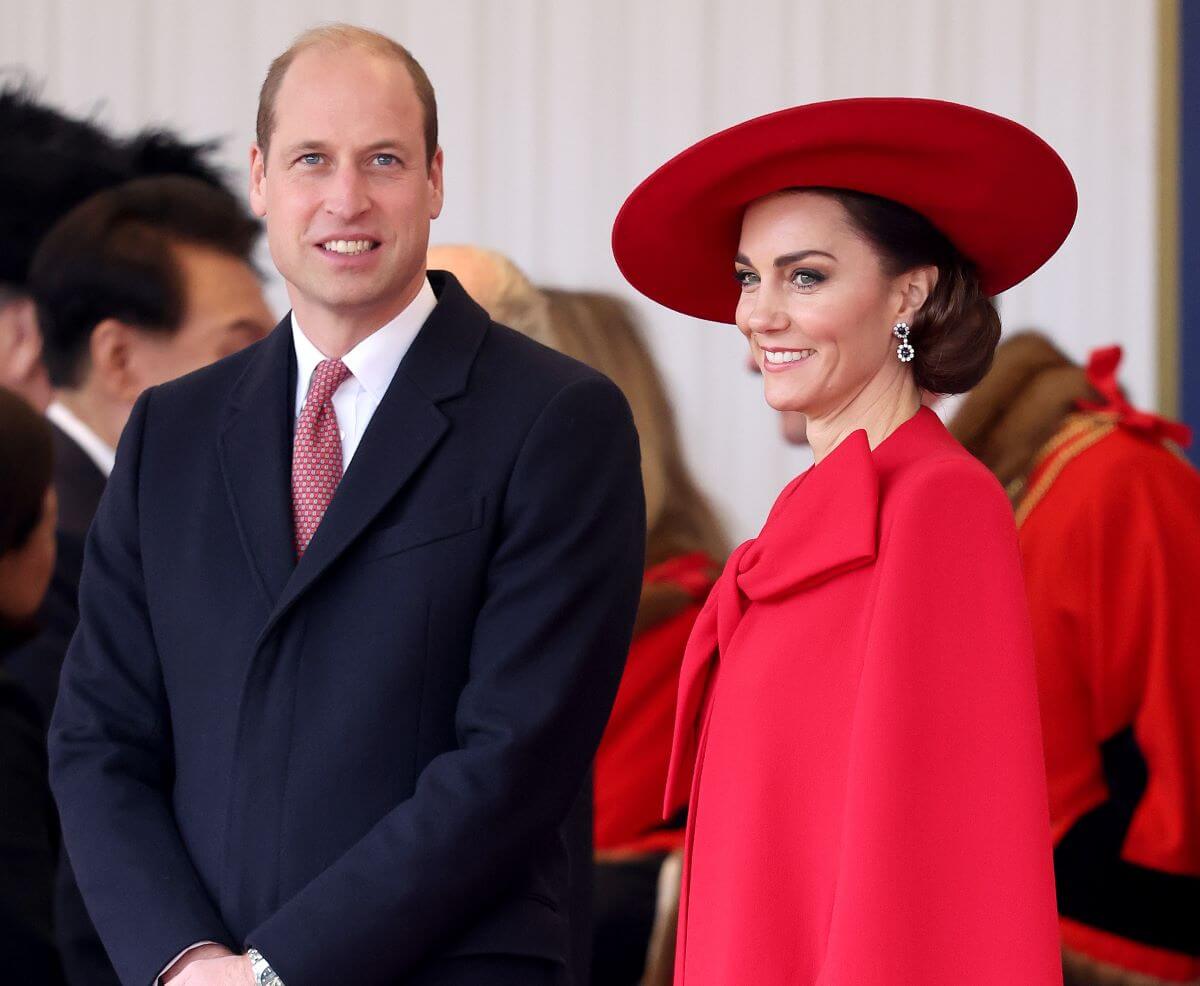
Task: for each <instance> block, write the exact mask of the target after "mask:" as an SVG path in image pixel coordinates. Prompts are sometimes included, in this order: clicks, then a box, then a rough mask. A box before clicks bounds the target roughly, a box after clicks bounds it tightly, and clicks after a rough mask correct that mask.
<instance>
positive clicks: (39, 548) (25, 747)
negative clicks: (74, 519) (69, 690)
mask: <svg viewBox="0 0 1200 986" xmlns="http://www.w3.org/2000/svg"><path fill="white" fill-rule="evenodd" d="M52 460H53V447H52V444H51V440H50V426H49V425H48V424H47V423H46V421H45V419H43V418H42V416H41V415H40V414H38V413H37V411H36V410H34V409H33V408H32V407H31V406H30V405H29V404H28V403H26V401H25V400H24V399H23V398H22V397H18V396H17V395H16V394H15V393H13V392H12V391H9V390H6V389H4V388H2V387H0V976H2V977H3V979H4V981H5V982H8V983H29V984H36V986H58V984H60V983H62V982H63V979H62V970H61V968H60V966H59V960H58V952H57V950H56V948H55V941H54V931H53V919H52V906H51V894H52V890H53V886H54V869H55V863H56V860H57V857H58V820H57V818H56V816H55V812H54V804H53V802H52V801H51V799H50V791H49V788H48V787H47V786H46V724H45V722H44V720H43V719H42V716H41V714H40V712H39V711H38V708H37V705H36V704H35V703H34V702H33V700H32V699H31V698H30V697H29V695H28V694H26V692H25V690H24V689H23V688H22V687H21V685H20V684H19V683H18V682H17V681H15V680H14V679H13V678H11V677H10V676H9V675H8V674H7V672H6V671H5V670H4V666H3V661H4V658H5V657H6V656H7V654H8V653H9V652H10V651H11V649H12V648H13V647H14V646H16V645H18V644H20V643H21V642H22V641H23V640H25V639H26V638H28V637H29V636H30V634H32V633H33V632H34V627H35V625H36V619H35V616H36V613H37V609H38V605H39V603H40V602H41V600H42V594H43V593H44V592H45V591H46V586H47V585H49V583H50V572H51V569H52V567H53V564H54V515H55V496H54V486H53V484H52V483H51V478H52V468H53V466H52Z"/></svg>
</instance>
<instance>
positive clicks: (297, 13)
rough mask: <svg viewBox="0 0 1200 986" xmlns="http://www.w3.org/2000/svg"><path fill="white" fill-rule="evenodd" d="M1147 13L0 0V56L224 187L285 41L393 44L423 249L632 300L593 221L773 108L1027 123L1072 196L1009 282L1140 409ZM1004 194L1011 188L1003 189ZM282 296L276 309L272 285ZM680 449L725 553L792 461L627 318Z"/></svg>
mask: <svg viewBox="0 0 1200 986" xmlns="http://www.w3.org/2000/svg"><path fill="white" fill-rule="evenodd" d="M1156 9H1157V5H1156V4H1155V3H1154V2H1153V0H636V2H635V0H440V2H435V3H428V2H425V3H416V2H412V0H357V2H353V0H341V2H324V0H0V65H6V66H13V65H19V66H24V67H26V68H27V69H28V70H29V72H30V73H31V74H32V75H33V77H35V78H38V79H42V80H44V81H45V83H46V85H45V92H46V94H47V95H48V96H49V97H51V98H52V99H53V100H54V101H56V102H58V103H61V104H62V105H64V106H66V107H68V108H70V109H72V110H76V111H78V110H88V109H96V110H98V111H99V113H100V115H101V118H102V119H104V120H106V121H108V122H110V123H112V124H114V125H116V126H118V127H126V128H127V127H133V126H139V125H143V124H145V123H148V122H152V121H157V122H164V123H169V124H170V125H172V126H175V127H179V128H181V129H182V130H184V131H185V132H186V133H188V134H191V135H195V136H209V135H214V136H223V137H225V138H227V143H226V158H227V160H228V161H229V164H230V166H231V168H233V169H235V170H236V171H237V173H238V180H239V181H241V180H243V176H244V170H245V161H246V149H247V147H248V145H249V142H250V139H251V135H252V131H253V117H254V107H255V100H256V96H257V89H258V85H259V83H260V81H261V79H262V76H263V73H264V72H265V70H266V66H267V63H268V62H269V60H270V58H271V57H272V56H273V55H274V54H276V53H278V51H279V50H281V49H282V48H283V47H284V46H285V45H286V44H287V42H288V41H289V40H290V38H291V37H292V36H293V35H294V34H296V33H297V32H298V31H300V30H302V29H303V28H305V27H307V26H309V25H311V24H313V23H315V22H318V21H321V20H336V19H344V20H351V21H355V22H358V23H362V24H365V25H368V26H371V27H375V28H378V29H380V30H382V31H385V32H387V33H389V34H392V35H393V36H394V37H396V38H397V39H399V40H401V41H402V42H403V43H405V44H406V45H408V46H409V47H410V48H411V49H412V50H413V52H414V53H415V54H416V56H417V57H418V59H420V60H421V62H422V63H423V64H424V65H425V67H426V69H427V70H428V72H429V74H430V76H431V77H432V79H433V81H434V84H435V86H436V87H437V91H438V99H439V103H440V107H441V123H442V144H443V147H444V148H445V152H446V161H447V166H446V167H447V186H448V187H447V206H446V211H445V213H444V214H443V216H442V218H441V219H439V220H438V222H437V223H436V224H435V226H434V239H435V241H438V242H451V241H474V242H479V243H483V244H487V245H489V246H492V247H496V248H498V249H501V250H503V251H505V252H507V253H509V254H511V255H512V256H513V257H515V258H516V259H517V260H518V262H519V263H520V264H522V265H523V266H524V267H525V268H526V269H527V270H529V271H530V273H531V274H532V275H533V276H534V277H535V279H537V280H539V281H541V282H543V283H548V284H561V285H566V286H578V287H589V288H602V289H611V290H614V291H619V292H621V293H622V294H625V295H629V296H632V292H631V291H630V290H629V289H628V288H627V287H626V286H625V284H624V282H623V281H622V280H621V278H620V276H619V274H618V273H617V270H616V267H615V265H614V263H613V260H612V256H611V253H610V251H609V245H608V236H609V229H610V226H611V223H612V218H613V216H614V214H615V212H616V210H617V208H618V207H619V205H620V203H621V201H622V199H623V198H624V196H625V194H626V193H627V192H628V191H629V190H630V189H631V188H632V187H633V186H634V185H635V184H636V183H637V182H638V181H639V180H640V179H641V178H643V177H644V176H645V175H646V174H648V173H649V172H650V171H651V170H652V169H653V168H655V167H656V166H657V165H658V164H660V163H661V162H662V161H664V160H665V159H666V158H667V157H669V156H670V155H672V154H674V153H675V152H676V151H678V150H680V149H682V148H683V147H684V146H686V145H687V144H689V143H691V142H692V141H694V140H696V139H697V138H699V137H702V136H704V135H706V134H708V133H710V132H712V131H714V130H716V129H719V128H721V127H724V126H727V125H729V124H732V123H735V122H737V121H739V120H742V119H745V118H747V117H750V116H754V115H757V114H759V113H763V112H767V111H769V110H773V109H777V108H780V107H782V106H786V105H791V104H794V103H799V102H805V101H809V100H816V99H827V98H834V97H842V96H855V95H911V96H937V97H942V98H947V99H955V100H960V101H963V102H967V103H972V104H974V105H977V106H980V107H983V108H985V109H989V110H993V111H996V112H999V113H1003V114H1006V115H1009V116H1012V117H1014V118H1016V119H1017V120H1020V121H1021V122H1023V123H1025V124H1027V125H1029V126H1031V127H1033V128H1034V129H1035V130H1037V131H1038V132H1039V133H1040V134H1042V135H1043V136H1044V137H1045V138H1046V139H1047V140H1048V141H1049V142H1050V143H1051V144H1053V145H1054V146H1055V147H1056V148H1057V149H1058V151H1059V152H1060V153H1061V154H1062V155H1063V157H1064V158H1065V159H1066V161H1067V163H1068V165H1070V167H1071V169H1072V171H1073V172H1074V174H1075V176H1076V180H1077V182H1078V185H1079V191H1080V199H1081V208H1080V214H1079V221H1078V223H1077V225H1076V227H1075V231H1074V232H1073V233H1072V235H1071V238H1070V239H1069V241H1068V243H1067V245H1066V247H1065V248H1064V249H1063V250H1062V251H1061V253H1060V254H1059V255H1058V256H1057V257H1056V258H1055V259H1054V260H1052V261H1051V262H1050V264H1049V265H1048V266H1047V267H1046V268H1045V269H1044V270H1043V271H1042V272H1041V273H1039V274H1038V275H1037V276H1036V277H1035V278H1034V279H1032V280H1031V281H1030V282H1028V283H1027V284H1025V285H1021V286H1019V287H1017V288H1016V289H1014V290H1013V291H1011V292H1009V293H1008V295H1006V296H1005V297H1004V299H1003V304H1002V311H1003V315H1004V319H1005V323H1006V325H1007V326H1008V327H1010V328H1015V327H1020V326H1026V325H1040V326H1043V327H1045V328H1047V329H1049V330H1050V331H1051V332H1052V333H1053V335H1054V336H1055V337H1056V338H1057V339H1058V340H1059V341H1060V342H1061V343H1062V345H1064V346H1065V347H1066V348H1067V349H1068V350H1069V351H1070V352H1072V353H1073V354H1075V355H1076V356H1078V357H1082V356H1083V355H1084V354H1085V353H1086V351H1087V350H1088V349H1089V348H1090V347H1092V346H1093V345H1097V344H1101V343H1107V342H1112V341H1117V342H1120V343H1122V344H1123V345H1125V347H1126V350H1127V357H1126V364H1125V373H1124V377H1125V380H1126V382H1127V383H1128V385H1129V387H1130V389H1131V390H1132V393H1133V395H1134V396H1135V398H1136V399H1137V400H1139V401H1141V402H1144V403H1153V400H1154V393H1155V389H1154V367H1155V361H1156V358H1157V353H1156V350H1155V331H1154V326H1155V324H1156V310H1155V304H1156V295H1155V265H1156V257H1155V250H1156V235H1155V230H1154V215H1155V212H1154V209H1155V196H1156V184H1155V158H1154V148H1155V142H1156V121H1155V92H1156V74H1155V73H1156V66H1155V55H1156V47H1155V46H1156V40H1155V39H1156V23H1155V17H1156ZM1012 184H1013V190H1014V193H1015V194H1019V191H1020V187H1021V176H1020V175H1013V176H1012ZM272 293H273V297H274V298H275V300H276V301H277V303H278V304H279V305H281V306H282V305H284V304H285V299H284V296H283V294H282V291H281V290H280V289H279V287H278V285H277V284H276V285H274V286H273V289H272ZM641 310H642V312H643V314H644V317H645V320H646V327H647V331H648V334H649V336H650V338H651V340H652V342H653V344H654V346H655V350H656V352H657V353H658V355H659V356H660V357H661V359H662V363H663V369H664V372H665V373H666V376H667V378H668V380H669V382H670V384H671V387H672V390H673V392H674V396H675V399H676V401H677V403H678V406H679V419H680V422H681V424H682V426H683V428H684V430H685V433H686V439H687V446H688V449H689V452H690V456H691V459H692V461H693V463H694V465H695V467H696V470H697V472H698V473H699V475H700V478H701V480H702V482H703V484H704V485H705V486H706V487H707V488H708V489H709V490H710V491H711V492H712V494H713V495H714V497H715V498H716V500H717V501H718V502H719V504H720V506H721V508H722V510H723V512H724V513H725V515H726V517H727V518H728V519H729V521H730V524H731V527H732V529H733V532H734V534H735V535H736V536H737V537H739V538H741V537H746V536H750V535H751V534H753V533H754V531H755V530H756V529H757V526H758V524H759V523H760V522H761V519H762V517H763V516H764V514H765V512H766V509H767V507H768V506H769V505H770V502H771V500H772V499H773V497H774V494H775V493H776V492H777V491H778V489H779V488H780V487H781V486H782V485H783V484H784V483H785V482H786V480H787V479H788V478H790V477H791V476H792V475H794V474H795V473H796V472H797V471H799V470H800V469H801V468H803V467H804V465H805V464H806V458H805V456H804V454H803V453H802V452H800V451H798V450H795V449H787V448H784V447H783V446H782V445H781V443H780V442H779V440H778V437H777V435H776V430H775V421H774V417H773V415H772V414H771V412H770V411H769V410H768V409H767V408H766V407H765V405H763V403H762V399H761V394H760V391H759V387H758V383H757V381H756V380H755V379H753V378H752V377H751V376H750V375H748V374H747V373H746V372H745V370H744V369H743V355H742V353H743V350H742V344H741V340H740V337H739V336H738V335H737V333H736V330H734V329H733V328H731V327H721V326H714V325H705V324H697V323H695V322H691V321H689V320H688V319H686V318H684V317H682V316H677V315H674V314H671V313H667V312H663V311H661V310H658V309H656V308H655V307H654V306H652V305H650V304H648V303H647V304H645V305H642V306H641Z"/></svg>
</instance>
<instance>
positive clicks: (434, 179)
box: [429, 147, 445, 219]
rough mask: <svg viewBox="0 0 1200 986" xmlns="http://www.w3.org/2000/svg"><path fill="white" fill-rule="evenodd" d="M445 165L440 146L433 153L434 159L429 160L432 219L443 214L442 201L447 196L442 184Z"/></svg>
mask: <svg viewBox="0 0 1200 986" xmlns="http://www.w3.org/2000/svg"><path fill="white" fill-rule="evenodd" d="M443 165H444V159H443V156H442V149H441V147H438V149H437V150H436V151H435V152H434V154H433V160H432V161H430V162H429V190H430V205H431V208H430V210H429V218H430V219H437V217H438V216H440V215H441V214H442V202H443V200H444V198H445V188H444V187H443V185H442V176H443Z"/></svg>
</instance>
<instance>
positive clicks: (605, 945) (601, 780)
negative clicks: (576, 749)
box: [545, 289, 728, 986]
mask: <svg viewBox="0 0 1200 986" xmlns="http://www.w3.org/2000/svg"><path fill="white" fill-rule="evenodd" d="M545 293H546V296H547V298H548V299H549V302H550V322H549V337H548V340H547V341H548V342H549V344H550V345H551V346H553V347H554V348H555V349H557V350H559V351H560V352H563V353H566V354H567V355H568V356H572V357H574V358H575V359H577V360H580V361H581V362H584V363H587V364H588V365H589V366H592V367H594V368H595V369H597V370H599V371H600V372H601V373H603V374H605V375H606V376H607V377H609V378H610V379H611V380H613V382H615V383H616V384H617V386H619V387H620V388H621V390H622V391H623V392H624V394H625V396H626V398H627V399H628V401H629V405H630V407H631V408H632V409H633V420H634V423H635V425H636V426H637V431H638V437H639V439H640V441H641V446H642V483H643V485H644V487H645V490H646V572H645V577H644V580H643V583H642V596H641V602H640V605H639V607H638V615H637V622H636V623H635V625H634V638H633V643H632V645H631V646H630V650H629V658H628V661H627V662H626V665H625V673H624V675H623V677H622V679H621V687H620V689H619V691H618V692H617V701H616V704H615V705H614V706H613V711H612V716H611V717H610V718H609V721H608V726H607V728H606V729H605V732H604V738H603V739H602V740H601V742H600V749H599V750H598V751H597V753H596V764H595V776H594V787H593V791H594V802H595V807H594V812H595V823H594V842H595V855H596V864H597V865H596V872H595V894H594V925H595V932H594V937H593V949H592V982H593V983H595V984H596V986H629V984H636V983H638V982H639V981H640V980H641V978H642V975H643V971H644V965H645V962H646V957H647V947H648V945H649V942H650V933H651V929H652V926H653V924H654V921H655V917H656V913H655V909H656V903H657V899H658V885H659V872H660V870H661V868H662V864H663V861H664V859H665V858H666V856H667V854H668V853H670V852H672V851H676V850H681V849H682V848H683V838H684V825H685V816H684V815H683V813H680V814H679V815H677V816H676V817H674V818H672V819H670V820H669V821H667V822H665V823H664V822H663V820H662V794H663V791H664V789H665V788H666V781H667V761H668V758H669V756H670V752H671V735H672V730H673V728H674V722H675V696H676V692H677V691H678V688H679V669H680V665H681V664H682V662H683V651H684V646H685V645H686V643H687V639H688V635H689V634H690V633H691V630H692V625H693V624H694V623H695V621H696V617H697V616H698V615H699V613H700V607H701V605H702V604H703V603H704V600H705V598H706V597H707V596H708V593H709V590H710V589H711V588H712V585H713V582H714V581H715V579H716V577H717V574H718V573H719V572H720V566H721V564H722V562H723V561H724V558H725V555H726V554H727V553H728V543H727V540H726V535H725V532H724V530H723V529H722V526H721V523H720V521H719V520H718V518H717V516H716V513H715V512H714V510H713V508H712V505H711V504H710V503H709V502H708V499H707V498H706V497H705V496H704V494H703V493H702V492H701V491H700V488H699V487H698V486H697V485H696V482H695V480H694V479H693V477H692V474H691V471H690V470H689V469H688V466H687V463H686V461H685V459H684V456H683V449H682V446H681V444H680V440H679V433H678V430H677V428H676V424H675V413H674V410H673V408H672V407H671V402H670V399H669V398H668V396H667V391H666V387H665V386H664V385H663V381H662V378H661V376H660V375H659V372H658V369H657V368H656V367H655V365H654V360H653V358H652V357H651V355H650V351H649V349H648V347H647V346H646V343H645V341H644V340H643V339H642V336H641V333H640V331H639V330H638V327H637V324H636V322H635V319H634V316H633V312H632V310H631V308H630V307H629V306H628V305H627V304H626V303H624V302H623V301H621V300H620V299H618V298H616V297H614V296H612V295H608V294H601V293H598V292H585V291H561V290H554V289H550V290H547V291H546V292H545Z"/></svg>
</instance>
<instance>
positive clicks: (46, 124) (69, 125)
mask: <svg viewBox="0 0 1200 986" xmlns="http://www.w3.org/2000/svg"><path fill="white" fill-rule="evenodd" d="M213 148H214V145H212V144H189V143H185V142H183V141H181V140H179V138H178V137H176V136H175V135H174V134H172V133H170V132H168V131H164V130H154V129H151V130H144V131H142V132H140V133H138V134H136V135H135V136H133V137H131V138H128V139H119V138H116V137H113V136H112V135H110V134H109V133H107V132H106V131H104V130H103V129H102V128H101V127H99V126H98V125H97V124H95V123H93V122H91V121H90V120H80V119H75V118H73V117H69V116H66V115H64V114H63V113H60V112H59V111H58V110H56V109H54V108H52V107H51V106H49V105H47V104H46V103H43V102H41V101H39V100H38V98H37V96H36V94H35V92H34V90H33V88H32V87H31V86H30V85H28V84H22V83H21V82H20V81H17V82H9V83H6V84H5V85H3V86H0V386H4V387H7V388H9V389H10V390H12V391H14V392H15V393H18V394H20V395H21V396H22V397H24V398H25V399H26V400H27V401H28V402H29V403H30V404H32V405H33V406H34V407H36V408H37V409H38V410H45V407H46V405H47V404H48V403H49V402H50V381H49V379H48V377H47V375H46V369H45V367H44V366H43V365H42V361H41V349H42V341H41V333H40V331H39V330H38V324H37V316H36V313H35V311H34V306H33V299H32V297H31V296H30V294H29V289H28V285H27V284H26V281H27V279H28V275H29V262H30V260H31V259H32V257H33V253H34V251H35V250H36V249H37V246H38V244H39V243H40V242H41V239H42V237H43V236H44V235H45V234H46V232H47V231H48V230H49V229H50V227H51V226H53V225H54V223H56V222H57V221H58V220H59V219H61V218H62V217H63V216H64V215H66V213H67V212H68V211H69V210H70V209H71V208H73V207H74V206H76V205H78V204H79V203H80V202H82V201H83V200H84V199H86V198H87V197H88V196H90V195H93V194H95V193H96V192H99V191H101V190H102V189H105V188H111V187H112V186H113V185H117V184H119V183H121V182H123V181H129V180H130V179H133V178H139V177H143V176H148V175H156V174H182V175H189V176H191V177H193V178H197V179H199V180H201V181H204V182H207V183H208V184H210V185H214V186H217V187H222V184H221V176H220V174H219V173H218V171H217V169H216V168H215V167H213V165H212V164H211V163H210V161H209V159H208V158H209V154H210V152H211V151H212V150H213Z"/></svg>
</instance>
